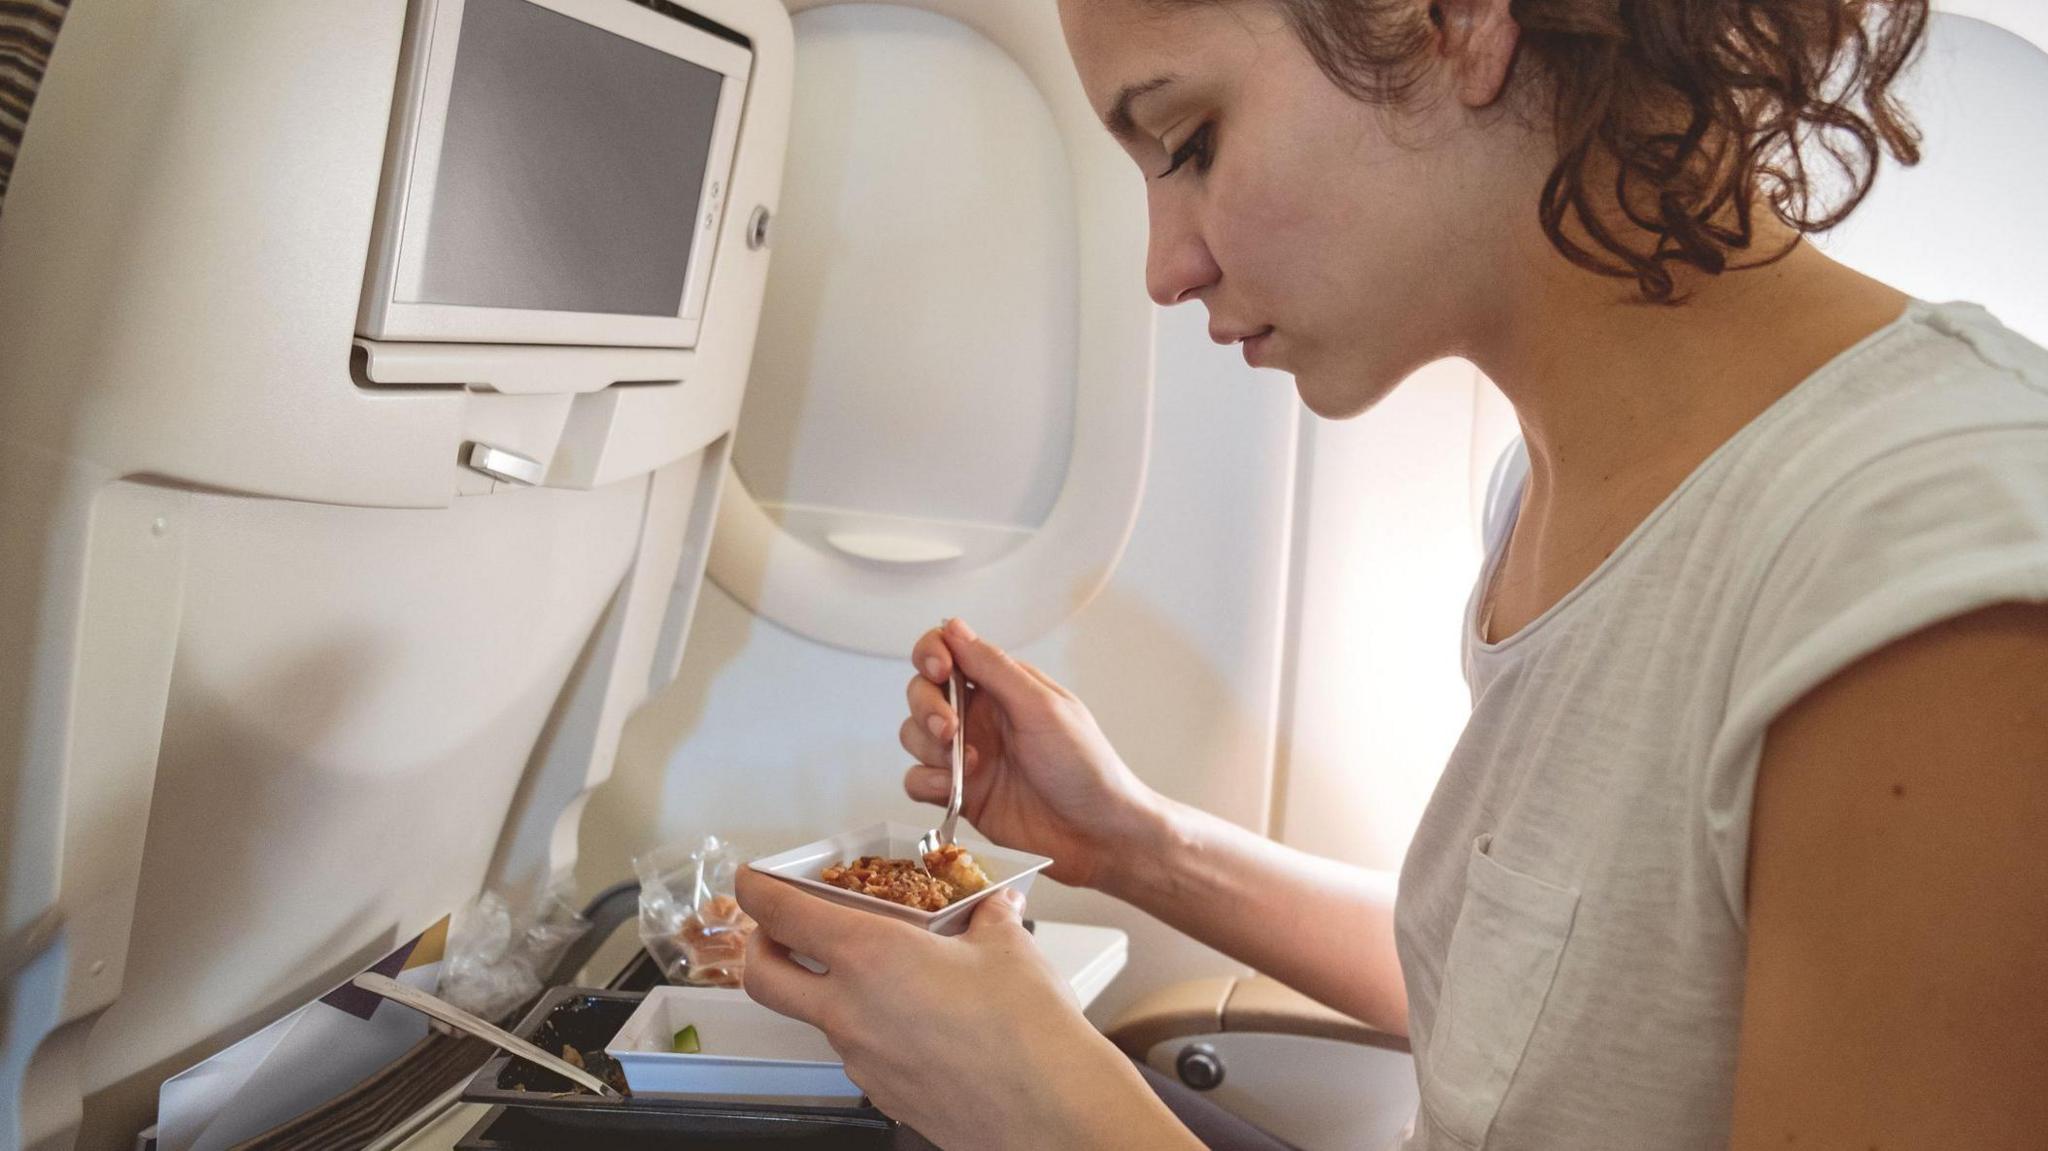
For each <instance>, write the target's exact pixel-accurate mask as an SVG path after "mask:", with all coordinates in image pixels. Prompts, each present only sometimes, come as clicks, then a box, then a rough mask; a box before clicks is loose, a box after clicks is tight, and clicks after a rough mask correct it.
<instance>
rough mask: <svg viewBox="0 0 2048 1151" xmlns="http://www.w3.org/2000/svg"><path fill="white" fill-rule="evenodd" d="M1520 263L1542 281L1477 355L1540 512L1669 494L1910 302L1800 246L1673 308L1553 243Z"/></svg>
mask: <svg viewBox="0 0 2048 1151" xmlns="http://www.w3.org/2000/svg"><path fill="white" fill-rule="evenodd" d="M1786 238H1788V237H1786V236H1783V235H1780V236H1766V237H1763V239H1762V242H1761V243H1760V244H1759V245H1758V248H1757V250H1759V251H1766V252H1768V251H1775V250H1777V249H1776V248H1775V247H1771V246H1769V245H1771V244H1773V243H1777V244H1782V243H1783V241H1784V240H1785V239H1786ZM1524 266H1525V267H1527V268H1528V269H1529V271H1528V275H1527V278H1528V279H1530V280H1532V281H1536V282H1532V283H1525V284H1521V285H1517V286H1515V288H1514V289H1513V294H1512V296H1511V297H1510V298H1512V299H1514V300H1516V301H1517V303H1516V304H1515V305H1514V306H1513V307H1511V308H1509V309H1508V310H1507V313H1506V314H1504V315H1502V316H1500V317H1499V318H1498V321H1497V323H1496V324H1495V325H1493V327H1492V331H1491V333H1490V336H1489V338H1488V339H1486V340H1484V341H1482V342H1481V343H1480V344H1479V345H1478V346H1475V347H1474V348H1473V349H1472V358H1473V359H1474V361H1475V362H1477V363H1478V365H1479V367H1480V368H1481V370H1483V371H1485V372H1486V373H1487V375H1488V376H1489V377H1490V378H1492V379H1493V380H1494V382H1495V383H1496V384H1497V385H1498V386H1499V387H1500V389H1501V391H1502V393H1503V394H1505V395H1506V396H1507V398H1508V400H1509V401H1510V402H1511V403H1513V404H1514V407H1515V413H1516V416H1517V418H1518V419H1519V420H1520V421H1521V425H1522V432H1523V436H1524V438H1525V440H1526V442H1527V444H1528V450H1529V457H1530V487H1529V491H1528V498H1529V501H1530V506H1531V507H1532V508H1533V507H1539V506H1540V505H1543V504H1546V503H1550V502H1557V503H1571V504H1592V505H1595V506H1598V505H1601V504H1608V505H1612V504H1615V503H1620V504H1624V505H1626V504H1630V503H1633V502H1638V500H1639V498H1641V497H1643V496H1644V495H1645V494H1646V493H1649V494H1654V496H1655V499H1661V498H1662V496H1663V494H1664V493H1667V492H1668V491H1669V490H1670V489H1671V488H1672V487H1673V486H1675V485H1676V484H1677V483H1678V482H1679V481H1680V480H1681V479H1683V477H1684V476H1685V475H1686V474H1687V473H1688V472H1690V471H1691V470H1692V468H1693V467H1695V466H1697V465H1698V463H1699V462H1700V461H1701V460H1703V459H1705V458H1706V456H1707V455H1708V454H1710V453H1711V452H1712V451H1713V450H1714V448H1716V447H1718V446H1719V445H1720V444H1721V443H1723V442H1725V441H1726V440H1727V439H1728V438H1729V437H1730V436H1732V435H1734V434H1735V432H1736V431H1738V430H1740V429H1741V427H1742V426H1743V425H1744V424H1747V423H1748V422H1749V421H1750V420H1752V419H1754V418H1755V417H1756V416H1757V415H1758V414H1759V413H1761V412H1762V411H1763V410H1764V409H1765V408H1767V407H1769V406H1770V405H1771V403H1772V402H1773V401H1775V400H1776V399H1778V397H1780V396H1782V395H1784V394H1785V393H1786V392H1787V391H1790V390H1791V389H1792V388H1794V387H1796V386H1797V385H1798V384H1799V382H1800V381H1801V380H1803V379H1805V378H1806V377H1807V376H1809V375H1811V374H1812V373H1813V372H1814V371H1816V370H1818V369H1819V368H1820V367H1821V366H1822V365H1823V364H1825V363H1826V362H1827V361H1828V360H1829V359H1832V358H1833V357H1834V356H1835V355H1836V354H1838V353H1839V352H1841V351H1842V350H1843V349H1845V348H1847V347H1849V346H1850V345H1851V344H1854V343H1855V342H1856V341H1857V340H1859V339H1861V338H1862V337H1863V336H1865V335H1868V334H1869V333H1870V332H1872V331H1874V330H1876V329H1877V328H1879V327H1882V326H1883V325H1884V324H1885V323H1887V322H1889V321H1890V320H1892V319H1893V318H1895V317H1896V316H1897V315H1898V314H1899V312H1900V311H1901V310H1902V309H1903V308H1904V307H1905V303H1906V297H1905V296H1903V295H1902V294H1900V293H1898V292H1896V291H1894V290H1892V289H1891V288H1888V287H1886V286H1884V285H1883V284H1880V283H1878V282H1876V281H1874V280H1871V279H1868V278H1867V277H1864V276H1862V275H1860V274H1858V273H1856V272H1853V271H1851V270H1849V269H1848V268H1845V267H1843V266H1842V265H1840V264H1837V263H1835V262H1834V261H1832V260H1830V259H1828V258H1827V257H1826V256H1823V255H1821V254H1820V253H1819V252H1817V251H1815V250H1814V249H1813V248H1812V246H1811V245H1809V244H1804V243H1802V244H1800V245H1799V246H1798V247H1797V248H1796V249H1794V250H1793V251H1792V253H1791V254H1790V255H1788V256H1786V257H1785V258H1784V259H1782V260H1779V261H1777V262H1776V263H1773V264H1769V265H1765V266H1762V267H1754V268H1748V269H1745V270H1742V271H1736V272H1729V273H1724V274H1722V275H1720V276H1718V277H1709V276H1701V277H1698V278H1697V279H1696V281H1695V282H1693V283H1691V284H1689V285H1682V287H1684V289H1685V290H1686V291H1687V292H1688V296H1687V299H1686V301H1685V302H1684V303H1683V304H1679V305H1677V306H1666V305H1660V304H1647V303H1641V302H1638V301H1637V300H1636V299H1635V298H1634V296H1633V293H1634V290H1635V289H1634V284H1633V283H1631V282H1628V281H1620V280H1609V279H1605V278H1602V277H1597V276H1594V275H1592V274H1590V273H1587V272H1585V271H1583V270H1581V269H1578V268H1575V267H1572V266H1571V265H1569V264H1566V263H1565V262H1564V260H1563V259H1562V258H1561V257H1556V256H1555V255H1554V254H1552V255H1551V256H1550V257H1549V258H1541V257H1538V258H1533V259H1531V260H1528V261H1525V262H1524ZM1655 499H1651V500H1650V501H1649V502H1650V503H1652V504H1654V502H1655ZM1644 510H1647V509H1644Z"/></svg>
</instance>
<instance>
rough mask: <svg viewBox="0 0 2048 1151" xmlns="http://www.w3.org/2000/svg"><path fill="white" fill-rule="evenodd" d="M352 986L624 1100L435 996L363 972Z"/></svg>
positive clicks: (578, 1071)
mask: <svg viewBox="0 0 2048 1151" xmlns="http://www.w3.org/2000/svg"><path fill="white" fill-rule="evenodd" d="M355 985H356V986H357V987H360V988H362V989H363V990H365V991H369V992H373V993H375V994H377V995H382V996H383V997H384V998H386V999H389V1000H390V1001H392V1002H393V1003H403V1004H405V1005H406V1006H407V1007H410V1008H412V1009H413V1010H414V1011H417V1012H419V1013H420V1014H422V1015H427V1016H431V1017H432V1018H435V1019H438V1020H440V1021H441V1022H443V1023H446V1024H447V1025H448V1026H450V1027H453V1028H455V1029H456V1030H457V1031H462V1032H466V1033H468V1034H470V1035H474V1036H476V1037H477V1038H478V1039H481V1040H483V1041H485V1042H486V1043H495V1044H497V1045H498V1046H499V1047H501V1048H503V1049H505V1050H506V1051H509V1052H511V1053H512V1054H514V1055H517V1056H518V1057H519V1058H521V1059H524V1060H527V1061H528V1062H531V1063H538V1064H540V1065H541V1066H542V1067H545V1068H547V1069H548V1070H550V1071H552V1072H554V1073H555V1074H557V1075H560V1076H561V1077H562V1078H564V1079H567V1080H569V1081H570V1082H571V1083H574V1084H576V1085H577V1086H579V1087H583V1088H585V1089H587V1090H590V1091H594V1092H596V1093H597V1094H598V1095H600V1096H602V1097H603V1098H606V1099H624V1098H625V1096H623V1095H621V1094H619V1093H618V1092H617V1091H615V1090H613V1089H612V1086H611V1085H610V1084H608V1083H606V1082H605V1081H604V1080H602V1079H599V1078H598V1077H597V1076H595V1075H592V1074H591V1073H590V1072H588V1071H585V1070H584V1069H583V1068H581V1067H578V1066H576V1065H575V1064H574V1063H571V1062H569V1061H568V1060H566V1059H563V1058H562V1057H561V1056H559V1055H550V1054H548V1053H547V1052H546V1051H544V1050H542V1049H540V1048H538V1047H535V1046H534V1045H533V1044H531V1043H528V1042H527V1041H526V1040H524V1039H521V1038H520V1037H518V1036H517V1035H514V1034H512V1033H511V1032H510V1031H507V1030H505V1029H504V1028H502V1027H497V1026H493V1025H492V1024H489V1023H486V1022H484V1021H483V1020H481V1019H478V1018H477V1017H476V1016H474V1015H471V1014H470V1013H469V1012H467V1011H464V1010H463V1009H462V1008H460V1007H457V1006H455V1005H454V1004H453V1003H450V1002H448V1001H447V1000H445V999H442V998H439V997H437V996H433V995H429V994H427V993H426V992H424V991H421V990H420V989H419V988H417V987H407V986H406V985H405V984H403V983H400V982H399V981H398V980H396V979H393V978H391V977H390V976H388V975H379V974H377V973H376V972H374V971H365V972H363V973H362V974H361V975H358V976H356V977H355Z"/></svg>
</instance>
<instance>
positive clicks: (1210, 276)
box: [1145, 190, 1223, 307]
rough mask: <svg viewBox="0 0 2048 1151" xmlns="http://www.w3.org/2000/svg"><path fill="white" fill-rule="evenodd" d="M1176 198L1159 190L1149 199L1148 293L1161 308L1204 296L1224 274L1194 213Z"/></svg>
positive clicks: (1146, 279) (1146, 286)
mask: <svg viewBox="0 0 2048 1151" xmlns="http://www.w3.org/2000/svg"><path fill="white" fill-rule="evenodd" d="M1173 199H1174V197H1173V196H1172V194H1171V192H1162V191H1158V190H1155V191H1154V192H1153V194H1152V195H1151V196H1149V197H1147V212H1148V214H1149V217H1150V222H1151V243H1150V247H1149V248H1148V250H1147V251H1146V253H1145V290H1146V292H1147V293H1148V294H1150V295H1151V297H1152V302H1153V303H1156V304H1158V305H1159V306H1161V307H1171V306H1172V305H1174V304H1178V303H1182V302H1184V301H1187V300H1192V299H1196V298H1198V297H1200V295H1201V294H1202V291H1203V289H1205V288H1207V287H1208V286H1209V285H1211V284H1214V283H1215V282H1216V280H1217V278H1218V277H1219V276H1221V275H1222V274H1223V270H1222V269H1221V268H1218V267H1217V266H1216V258H1215V257H1214V256H1212V255H1210V254H1209V245H1208V244H1207V243H1205V242H1204V241H1203V239H1202V233H1201V229H1200V228H1198V227H1196V226H1195V220H1194V216H1193V213H1191V212H1189V211H1187V210H1186V209H1185V208H1183V207H1182V206H1181V205H1178V204H1175V203H1174V202H1173Z"/></svg>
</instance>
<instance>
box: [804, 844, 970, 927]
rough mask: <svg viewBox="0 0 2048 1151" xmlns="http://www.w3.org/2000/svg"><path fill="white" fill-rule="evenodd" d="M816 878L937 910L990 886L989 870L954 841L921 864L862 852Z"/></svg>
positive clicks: (893, 900) (915, 906)
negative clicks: (852, 859)
mask: <svg viewBox="0 0 2048 1151" xmlns="http://www.w3.org/2000/svg"><path fill="white" fill-rule="evenodd" d="M818 878H820V879H822V880H824V881H825V882H826V883H829V884H831V885H832V886H834V887H838V888H843V889H845V890H847V891H856V892H859V893H860V894H862V895H871V896H874V897H875V898H876V899H886V900H888V901H889V902H890V903H900V904H902V905H903V906H905V907H910V908H915V909H917V910H918V911H940V910H943V909H944V908H946V907H948V906H950V905H951V904H954V903H957V902H959V901H960V900H962V899H965V898H966V897H968V896H970V895H973V894H974V893H975V892H977V891H980V890H981V889H982V888H985V887H987V886H988V885H989V878H988V873H987V872H985V871H983V870H982V868H981V865H980V864H979V863H976V862H975V861H974V856H973V855H971V854H969V853H968V851H967V849H966V848H964V847H961V846H960V845H959V844H957V843H949V844H947V845H946V846H944V847H941V848H939V849H938V850H937V851H933V852H928V853H927V854H926V855H925V857H924V867H922V868H920V867H919V866H918V865H917V861H916V860H914V859H886V858H883V857H882V856H879V855H863V856H861V857H860V858H858V859H856V860H854V861H853V862H851V863H842V864H836V865H834V866H831V867H827V868H826V869H825V870H824V873H823V874H821V875H820V876H819V877H818Z"/></svg>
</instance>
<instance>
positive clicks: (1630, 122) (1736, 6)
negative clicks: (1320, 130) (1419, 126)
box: [1168, 0, 1927, 302]
mask: <svg viewBox="0 0 2048 1151" xmlns="http://www.w3.org/2000/svg"><path fill="white" fill-rule="evenodd" d="M1168 2H1169V3H1173V2H1188V0H1168ZM1196 2H1204V0H1196ZM1206 2H1214V0H1206ZM1272 2H1273V3H1274V4H1275V5H1276V6H1277V7H1278V8H1279V9H1280V10H1281V11H1282V12H1284V13H1285V14H1286V16H1287V18H1288V20H1289V22H1290V23H1291V24H1292V26H1293V28H1294V32H1295V34H1296V35H1297V36H1299V37H1300V38H1301V41H1302V43H1303V44H1304V45H1306V46H1307V48H1308V51H1309V53H1310V55H1311V56H1313V57H1314V58H1315V60H1316V63H1317V64H1318V65H1319V66H1320V67H1321V68H1322V70H1323V72H1324V74H1325V75H1327V76H1328V77H1329V78H1330V79H1331V81H1332V82H1333V83H1335V84H1336V85H1337V86H1338V87H1339V88H1341V89H1343V90H1344V91H1345V92H1347V93H1349V94H1350V95H1351V96H1353V97H1354V98H1357V99H1360V100H1364V101H1368V102H1373V103H1396V102H1399V101H1401V100H1403V99H1404V98H1406V97H1407V96H1408V95H1409V94H1410V92H1411V90H1412V88H1413V87H1414V85H1415V83H1416V82H1417V81H1418V80H1419V79H1420V78H1421V77H1422V75H1423V74H1424V70H1425V67H1426V64H1427V61H1428V49H1429V47H1430V45H1431V44H1432V43H1433V42H1434V39H1435V37H1436V35H1437V32H1438V28H1439V27H1440V26H1441V22H1442V15H1441V10H1440V9H1439V8H1438V7H1437V6H1436V5H1435V4H1430V5H1428V6H1427V7H1425V6H1424V4H1423V3H1422V2H1421V0H1272ZM1508 11H1509V14H1510V15H1511V16H1512V17H1513V18H1514V20H1515V23H1516V24H1517V25H1519V27H1520V29H1521V39H1520V43H1519V45H1518V47H1517V49H1516V56H1517V59H1516V62H1515V65H1514V67H1515V69H1516V71H1517V73H1520V72H1521V71H1522V70H1523V69H1525V68H1527V67H1528V66H1529V65H1534V66H1535V67H1536V68H1537V69H1538V70H1539V75H1538V76H1535V77H1529V78H1533V79H1536V80H1537V81H1538V83H1537V84H1535V85H1525V91H1527V92H1531V93H1536V94H1539V96H1540V97H1542V98H1546V102H1547V103H1548V105H1549V109H1548V113H1549V120H1550V122H1551V124H1552V125H1553V126H1554V130H1555V132H1556V137H1557V163H1556V166H1555V167H1553V168H1552V169H1551V172H1550V176H1549V178H1548V179H1547V180H1546V181H1545V182H1544V185H1543V193H1542V197H1541V200H1540V203H1539V205H1538V211H1539V216H1540V219H1541V221H1542V224H1543V231H1544V234H1545V235H1547V236H1548V237H1549V238H1550V242H1551V243H1552V244H1553V245H1554V246H1555V247H1556V248H1557V250H1558V251H1560V252H1562V253H1563V254H1564V255H1565V257H1566V258H1568V259H1570V260H1571V261H1572V262H1573V263H1574V264H1577V265H1579V266H1580V267H1583V268H1587V269H1589V270H1591V271H1594V272H1598V273H1600V274H1602V275H1608V276H1616V277H1620V278H1626V279H1634V280H1635V281H1636V283H1637V285H1638V286H1639V287H1640V288H1641V291H1642V295H1643V297H1644V298H1645V299H1648V300H1651V301H1656V302H1672V301H1674V300H1676V299H1677V298H1678V295H1679V293H1678V291H1677V288H1676V285H1675V284H1674V282H1673V277H1672V266H1673V265H1684V266H1690V267H1693V268H1697V269H1700V270H1701V271H1704V272H1708V273H1719V272H1721V271H1723V270H1725V269H1727V268H1728V267H1730V266H1731V265H1730V257H1731V255H1733V254H1735V253H1741V252H1747V251H1748V250H1749V249H1750V247H1751V245H1752V244H1753V243H1754V242H1755V239H1756V230H1755V211H1756V206H1757V201H1758V199H1759V197H1761V199H1762V201H1763V204H1764V206H1765V207H1766V208H1768V210H1769V211H1770V212H1771V213H1772V214H1773V215H1775V216H1776V217H1777V218H1778V219H1779V220H1781V221H1783V222H1784V223H1785V224H1786V225H1788V226H1789V227H1791V228H1792V229H1794V230H1795V232H1797V233H1799V234H1801V235H1803V234H1805V233H1809V232H1819V231H1825V230H1827V229H1829V228H1832V227H1834V226H1835V225H1836V224H1838V223H1840V222H1841V221H1842V220H1843V219H1844V218H1845V217H1846V216H1848V215H1849V213H1850V212H1852V211H1854V210H1855V208H1856V206H1857V205H1858V204H1860V203H1861V202H1862V201H1863V197H1864V196H1865V195H1866V194H1868V193H1869V191H1870V186H1871V182H1872V181H1873V180H1874V179H1875V178H1876V175H1877V167H1878V162H1879V159H1880V156H1881V154H1882V153H1883V152H1889V153H1890V154H1891V155H1892V156H1893V157H1894V158H1895V159H1897V160H1898V161H1899V162H1900V163H1902V164H1914V163H1917V162H1918V161H1919V159H1920V135H1919V131H1918V130H1917V129H1916V128H1915V127H1914V125H1913V123H1912V121H1911V120H1910V119H1909V118H1908V117H1907V115H1906V113H1905V111H1904V110H1903V109H1902V108H1901V107H1900V106H1899V104H1898V102H1897V100H1896V99H1895V97H1894V96H1893V94H1892V84H1893V81H1894V80H1896V79H1897V78H1898V75H1899V73H1900V71H1901V70H1903V69H1904V68H1905V67H1906V65H1907V64H1908V63H1909V62H1910V61H1911V60H1912V58H1913V55H1914V53H1915V52H1916V51H1917V50H1918V48H1919V46H1920V44H1921V42H1922V38H1923V33H1924V32H1925V31H1926V26H1927V0H1510V3H1509V8H1508ZM1837 177H1838V178H1839V179H1840V191H1839V194H1836V195H1829V194H1828V192H1829V188H1828V185H1829V184H1830V183H1833V182H1834V180H1835V178H1837ZM1603 196H1611V199H1603V198H1602V197H1603ZM1613 207H1618V208H1619V209H1620V210H1619V213H1618V214H1617V213H1616V212H1615V211H1613V210H1612V208H1613ZM1622 221H1625V223H1622ZM1617 225H1619V226H1617ZM1789 250H1790V249H1789V248H1786V249H1784V250H1781V251H1779V252H1775V253H1768V254H1764V255H1762V256H1760V257H1759V258H1758V259H1757V260H1756V261H1755V263H1768V262H1770V261H1772V260H1775V259H1777V258H1779V257H1780V256H1782V255H1784V253H1785V251H1789Z"/></svg>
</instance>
